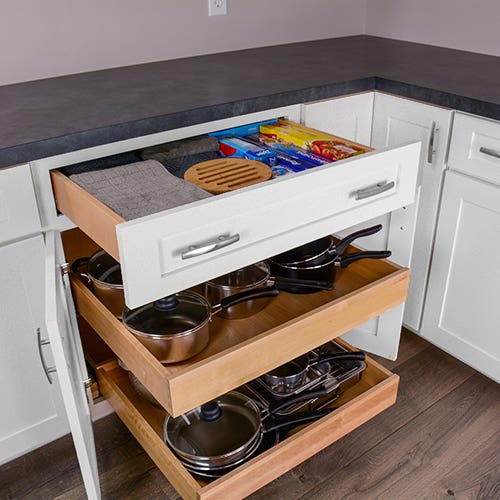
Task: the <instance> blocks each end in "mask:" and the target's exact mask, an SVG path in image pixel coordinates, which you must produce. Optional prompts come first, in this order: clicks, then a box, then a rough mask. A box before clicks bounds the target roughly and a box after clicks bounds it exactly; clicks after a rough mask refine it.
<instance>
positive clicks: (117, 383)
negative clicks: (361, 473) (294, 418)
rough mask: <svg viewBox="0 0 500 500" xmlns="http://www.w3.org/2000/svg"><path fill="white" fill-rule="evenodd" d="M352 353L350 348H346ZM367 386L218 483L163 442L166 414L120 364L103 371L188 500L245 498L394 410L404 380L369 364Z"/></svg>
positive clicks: (127, 419)
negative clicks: (195, 471) (187, 466)
mask: <svg viewBox="0 0 500 500" xmlns="http://www.w3.org/2000/svg"><path fill="white" fill-rule="evenodd" d="M346 347H348V346H346ZM366 364H367V368H366V370H365V371H364V372H363V375H362V378H361V380H360V381H359V382H358V383H357V384H356V385H354V386H353V387H351V388H350V389H348V390H347V391H346V392H345V393H344V394H343V395H342V396H341V398H340V399H339V400H337V401H335V403H334V405H335V406H336V407H337V406H338V407H339V408H338V409H337V410H335V411H334V412H332V413H331V414H330V415H327V416H326V417H323V418H322V419H321V420H319V421H317V422H315V423H313V424H310V425H307V426H304V427H302V428H301V430H299V431H298V432H296V433H295V434H293V435H292V436H290V437H288V438H287V439H285V440H284V441H282V442H281V443H279V444H278V445H276V446H274V447H273V448H271V449H269V450H267V451H265V452H264V453H261V454H260V455H258V456H256V457H254V458H253V459H252V460H250V461H248V462H247V463H244V464H243V465H241V466H240V467H238V468H237V469H236V470H234V471H232V472H230V473H228V474H226V475H224V476H223V477H221V478H219V479H217V480H214V481H212V482H208V483H207V482H203V481H200V480H198V479H196V478H195V477H194V476H192V475H191V474H190V473H189V472H188V471H187V470H186V469H185V468H184V467H183V465H182V464H181V463H180V462H179V460H178V459H177V458H176V457H175V455H174V454H173V453H172V452H171V451H170V450H169V448H168V447H167V446H166V444H165V443H164V442H163V439H162V434H163V421H164V418H165V412H164V411H163V410H160V409H158V408H155V407H154V406H152V405H151V404H150V403H148V402H147V401H145V400H143V399H142V398H141V397H140V396H138V395H137V393H135V391H134V389H133V388H132V387H131V386H130V382H129V379H128V377H127V375H126V373H125V372H124V371H123V370H121V369H120V368H119V367H118V366H117V364H116V362H110V363H106V364H104V365H102V366H100V367H99V368H98V370H97V375H98V380H99V384H100V388H101V391H102V393H103V394H104V396H105V397H106V398H107V399H108V401H109V402H110V404H111V406H112V407H113V408H114V409H115V411H116V413H117V415H118V416H119V417H120V418H121V419H122V420H123V422H124V423H125V425H126V426H127V427H128V428H129V430H130V431H131V432H132V434H133V435H134V436H135V438H136V439H137V440H138V441H139V443H140V444H141V446H142V447H143V448H144V449H145V451H146V452H147V453H148V454H149V455H150V457H151V458H152V460H153V461H154V462H155V463H156V465H157V466H158V468H159V469H160V470H161V471H162V473H163V474H164V475H165V477H166V478H167V479H168V480H169V481H170V483H171V484H172V485H173V486H174V488H175V489H176V490H177V491H178V492H179V494H180V495H181V496H182V497H183V498H187V499H219V498H244V497H246V496H247V495H249V494H251V493H252V492H254V491H256V490H257V489H259V488H261V487H263V486H264V485H266V484H267V483H269V482H271V481H272V480H274V479H276V478H277V477H279V476H281V475H282V474H284V473H285V472H287V471H289V470H290V469H292V468H293V467H295V466H297V465H298V464H300V463H301V462H303V461H305V460H306V459H308V458H309V457H311V456H313V455H314V454H316V453H318V452H319V451H321V450H322V449H324V448H326V447H327V446H329V445H330V444H332V443H334V442H335V441H337V440H338V439H340V438H341V437H342V436H345V435H346V434H348V433H349V432H351V431H353V430H354V429H356V428H357V427H359V426H360V425H362V424H363V423H365V422H367V421H368V420H370V419H371V418H373V417H374V416H375V415H377V414H379V413H381V412H382V411H383V410H385V409H386V408H388V407H389V406H391V405H392V404H394V402H395V400H396V395H397V389H398V383H399V377H398V376H397V375H395V374H392V373H391V372H390V371H388V370H386V369H385V368H383V367H382V366H380V365H379V364H377V363H376V362H375V361H373V360H371V359H370V358H367V361H366Z"/></svg>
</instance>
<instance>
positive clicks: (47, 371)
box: [36, 328, 56, 384]
mask: <svg viewBox="0 0 500 500" xmlns="http://www.w3.org/2000/svg"><path fill="white" fill-rule="evenodd" d="M36 336H37V337H38V353H39V354H40V361H41V362H42V367H43V371H44V372H45V375H46V377H47V380H48V381H49V384H52V377H51V376H50V374H51V373H54V372H55V371H56V369H55V367H54V366H50V367H48V366H47V365H46V364H45V358H44V357H43V351H42V346H44V345H49V344H50V340H42V337H41V335H40V328H37V329H36Z"/></svg>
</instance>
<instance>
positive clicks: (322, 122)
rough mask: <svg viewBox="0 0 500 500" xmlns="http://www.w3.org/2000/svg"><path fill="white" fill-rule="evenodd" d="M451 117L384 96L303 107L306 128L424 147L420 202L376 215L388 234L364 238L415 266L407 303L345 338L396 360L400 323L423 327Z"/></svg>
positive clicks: (373, 144)
mask: <svg viewBox="0 0 500 500" xmlns="http://www.w3.org/2000/svg"><path fill="white" fill-rule="evenodd" d="M452 115H453V111H452V110H450V109H446V108H440V107H437V106H431V105H427V104H425V103H421V102H416V101H412V100H409V99H403V98H400V97H396V96H392V95H388V94H383V93H379V92H370V93H365V94H357V95H352V96H347V97H340V98H337V99H330V100H325V101H318V102H315V103H310V104H307V105H304V112H303V119H304V121H305V123H306V124H307V125H309V126H311V127H315V128H321V129H322V130H326V131H327V132H329V133H332V134H338V135H341V136H343V137H346V138H348V139H351V140H355V141H359V142H365V143H366V142H367V141H369V144H370V146H371V147H373V148H375V149H376V150H377V149H380V148H386V147H394V146H397V145H398V144H403V143H405V142H407V141H410V140H419V141H421V142H422V144H423V147H422V153H421V156H420V164H419V171H418V179H417V189H416V193H415V203H412V204H409V205H407V206H406V205H405V206H404V207H402V208H400V209H398V210H394V211H392V212H391V213H387V214H384V215H382V216H379V217H375V214H374V218H371V220H370V221H369V223H368V225H371V224H377V223H381V224H383V226H384V231H383V232H380V233H378V234H376V235H374V236H372V237H368V238H364V239H363V240H361V242H362V244H363V246H365V247H368V248H370V249H389V250H391V251H392V257H391V258H392V260H394V261H395V262H397V263H398V264H399V265H402V266H409V267H410V269H411V278H410V287H409V291H408V298H407V301H406V303H405V305H404V306H403V305H401V306H399V307H398V308H394V309H392V310H390V311H388V312H387V313H385V314H384V315H381V316H380V317H378V318H375V319H373V320H371V321H370V322H368V323H366V324H364V325H361V326H359V327H357V328H356V329H354V330H353V331H352V332H349V333H347V334H346V335H345V336H344V337H343V338H345V339H346V340H348V341H350V342H352V341H353V340H352V339H353V338H355V337H356V336H359V335H360V333H361V334H362V339H363V344H361V345H359V347H362V348H364V349H367V350H368V351H372V350H373V349H374V348H375V349H377V347H375V346H379V345H381V344H382V342H384V341H385V351H384V356H385V357H389V358H391V359H395V358H396V356H397V346H398V339H399V335H400V330H401V321H403V322H404V324H405V326H407V327H408V328H410V329H411V330H413V331H416V332H418V330H419V329H420V322H421V316H422V312H423V303H424V297H425V293H426V287H427V279H428V275H429V267H430V259H431V253H432V245H433V239H434V232H435V225H436V220H437V213H438V208H439V199H440V193H441V189H442V182H443V172H444V168H445V159H446V153H447V148H448V141H449V135H450V129H451V120H452ZM359 228H360V226H359V225H358V226H355V227H353V228H350V229H349V231H352V230H355V229H359ZM349 231H347V232H349ZM343 234H345V232H341V235H343ZM403 310H404V317H403Z"/></svg>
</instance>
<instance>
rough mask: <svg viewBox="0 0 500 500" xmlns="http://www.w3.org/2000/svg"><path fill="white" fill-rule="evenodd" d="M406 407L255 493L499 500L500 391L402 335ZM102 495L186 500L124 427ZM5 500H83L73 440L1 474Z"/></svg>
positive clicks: (114, 437)
mask: <svg viewBox="0 0 500 500" xmlns="http://www.w3.org/2000/svg"><path fill="white" fill-rule="evenodd" d="M379 361H380V362H381V363H382V364H384V365H385V366H387V367H388V368H389V369H391V370H392V371H394V372H396V373H398V374H399V375H400V377H401V383H400V390H399V393H398V400H397V403H396V404H395V405H394V406H392V407H391V408H389V409H388V410H387V411H385V412H384V413H382V414H381V415H379V416H377V417H376V418H374V419H373V420H371V421H370V422H368V423H366V424H365V425H363V426H362V427H360V428H359V429H357V430H356V431H354V432H352V433H351V434H349V435H348V436H346V437H344V438H343V439H341V440H340V441H338V442H337V443H334V444H333V445H332V446H330V447H328V448H327V449H325V450H323V451H322V452H321V453H319V454H317V455H315V456H314V457H312V458H311V459H309V460H308V461H306V462H304V463H303V464H301V465H300V466H298V467H296V468H295V469H293V470H292V471H290V472H288V473H287V474H285V475H283V476H282V477H280V478H279V479H277V480H275V481H273V482H272V483H270V484H269V485H267V486H266V487H264V488H262V489H261V490H259V491H258V492H256V493H255V494H253V495H252V496H251V499H253V500H260V499H264V498H266V499H285V498H286V499H287V500H288V499H314V500H316V499H331V500H335V499H344V498H349V499H376V498H377V499H378V498H380V499H384V500H385V499H388V500H393V499H398V500H406V499H423V498H425V499H427V498H432V499H434V498H437V499H440V498H448V499H449V498H453V497H455V498H468V499H488V500H490V499H500V386H499V385H498V384H496V383H495V382H493V381H492V380H490V379H488V378H486V377H484V376H483V375H481V374H479V373H477V372H476V371H475V370H473V369H472V368H470V367H468V366H466V365H464V364H463V363H461V362H460V361H458V360H456V359H455V358H453V357H451V356H449V355H447V354H446V353H444V352H442V351H440V350H439V349H437V348H436V347H434V346H432V345H430V344H428V343H427V342H425V341H424V340H422V339H421V338H419V337H417V336H415V335H412V334H410V333H408V332H403V335H402V342H401V348H400V355H399V356H398V360H397V361H396V362H389V361H385V360H379ZM94 431H95V437H96V448H97V455H98V462H99V470H100V478H101V486H102V493H103V498H106V499H115V498H120V499H136V498H141V499H143V500H146V499H156V498H165V499H177V498H178V495H177V494H176V492H175V490H174V489H173V488H172V487H171V486H170V484H169V483H168V482H167V481H166V480H165V478H164V477H163V476H162V474H161V473H160V472H159V471H158V469H157V468H156V466H155V465H154V464H153V462H152V461H151V460H150V459H149V457H148V456H147V455H146V454H145V453H144V451H143V450H142V448H141V447H140V446H139V445H138V443H137V442H136V441H135V439H134V438H133V437H132V436H131V435H130V433H129V432H128V430H127V429H126V428H125V426H124V425H123V424H122V423H121V421H120V420H119V419H118V418H117V417H116V416H115V415H110V416H108V417H106V418H104V419H102V420H100V421H98V422H96V423H95V425H94ZM0 498H1V499H31V498H33V499H35V498H36V499H39V498H43V499H48V498H59V499H80V498H81V499H84V498H85V490H84V488H83V484H82V481H81V477H80V472H79V469H78V464H77V461H76V455H75V452H74V449H73V445H72V441H71V438H70V437H69V436H67V437H64V438H61V439H59V440H57V441H55V442H54V443H51V444H49V445H47V446H44V447H43V448H40V449H39V450H36V451H34V452H32V453H29V454H27V455H25V456H23V457H21V458H19V459H17V460H14V461H12V462H10V463H8V464H6V465H4V466H3V467H0Z"/></svg>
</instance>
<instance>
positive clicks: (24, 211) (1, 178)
mask: <svg viewBox="0 0 500 500" xmlns="http://www.w3.org/2000/svg"><path fill="white" fill-rule="evenodd" d="M40 229H41V225H40V217H39V215H38V207H37V204H36V198H35V191H34V189H33V182H32V180H31V172H30V169H29V166H28V165H19V166H16V167H10V168H5V169H3V170H0V243H4V242H6V241H9V240H13V239H16V238H21V237H23V236H29V235H32V234H34V233H37V232H39V231H40Z"/></svg>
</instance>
